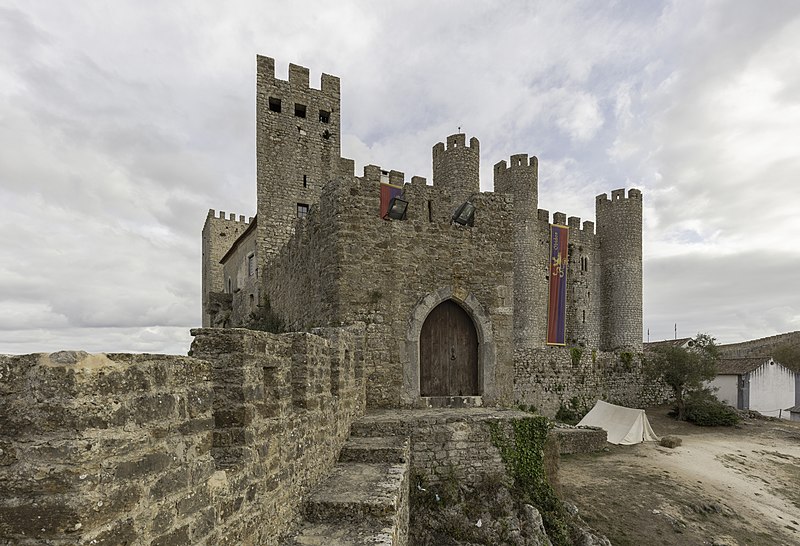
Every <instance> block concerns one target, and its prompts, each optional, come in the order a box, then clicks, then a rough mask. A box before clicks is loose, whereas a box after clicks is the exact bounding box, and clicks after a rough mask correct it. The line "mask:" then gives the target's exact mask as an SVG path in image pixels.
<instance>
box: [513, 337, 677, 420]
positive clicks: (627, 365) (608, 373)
mask: <svg viewBox="0 0 800 546" xmlns="http://www.w3.org/2000/svg"><path fill="white" fill-rule="evenodd" d="M573 356H575V357H577V356H578V355H577V352H576V351H574V350H572V351H571V350H570V349H568V348H565V347H547V348H542V349H533V350H517V351H516V352H515V354H514V372H515V375H514V394H515V402H516V403H517V404H524V405H526V406H533V407H534V408H535V409H536V410H537V411H538V412H540V413H542V414H544V415H547V416H548V417H553V416H555V414H556V412H558V410H559V408H562V407H563V408H564V409H567V410H575V411H579V412H583V413H585V412H586V411H588V410H589V409H591V408H592V407H593V406H594V404H595V402H596V401H597V400H605V401H606V402H609V403H612V404H619V405H623V406H628V407H634V408H645V407H648V406H652V405H657V404H662V403H664V402H666V401H667V400H668V399H669V398H670V394H671V393H670V390H669V388H668V387H666V385H664V384H663V383H661V382H654V381H651V380H649V379H647V378H646V377H645V376H644V375H643V373H642V358H641V355H639V354H634V353H629V352H628V353H607V352H599V351H591V350H586V349H584V350H582V351H581V353H580V359H575V360H573Z"/></svg>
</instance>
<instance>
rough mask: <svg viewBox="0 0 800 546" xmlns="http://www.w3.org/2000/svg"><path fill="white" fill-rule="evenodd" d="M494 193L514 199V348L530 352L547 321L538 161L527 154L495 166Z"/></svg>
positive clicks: (541, 336) (540, 340) (543, 335)
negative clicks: (539, 214)
mask: <svg viewBox="0 0 800 546" xmlns="http://www.w3.org/2000/svg"><path fill="white" fill-rule="evenodd" d="M494 191H495V192H497V193H505V194H508V195H511V196H513V198H514V218H513V222H514V254H515V260H514V344H515V346H516V347H519V348H533V347H537V346H539V345H541V344H542V343H543V342H544V338H545V332H544V328H545V326H546V322H545V321H546V317H545V315H544V313H543V312H542V311H541V310H542V309H545V308H546V302H547V300H546V298H547V280H546V278H545V274H544V273H541V274H540V273H539V272H544V271H546V270H547V264H548V262H547V259H548V257H547V253H546V252H541V251H540V250H541V249H540V246H541V245H540V244H539V241H540V239H541V238H542V237H546V240H547V241H549V240H550V239H549V237H550V236H549V233H547V232H546V230H545V232H544V233H541V225H540V222H538V220H537V207H538V201H539V160H538V159H537V158H536V157H535V156H531V157H530V158H529V157H528V154H516V155H512V156H511V164H510V165H508V164H507V163H506V162H505V160H503V161H500V162H499V163H497V164H495V166H494Z"/></svg>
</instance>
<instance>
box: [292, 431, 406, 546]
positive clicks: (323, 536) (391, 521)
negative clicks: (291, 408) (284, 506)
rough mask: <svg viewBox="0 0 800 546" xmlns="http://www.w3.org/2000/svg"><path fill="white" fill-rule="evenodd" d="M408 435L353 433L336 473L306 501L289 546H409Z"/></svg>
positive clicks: (342, 453) (320, 485) (335, 470)
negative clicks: (357, 436)
mask: <svg viewBox="0 0 800 546" xmlns="http://www.w3.org/2000/svg"><path fill="white" fill-rule="evenodd" d="M409 444H410V442H409V439H408V438H395V437H391V438H385V437H371V438H356V437H351V438H349V439H348V441H347V442H346V444H345V446H344V447H343V449H342V451H341V454H340V457H339V462H338V463H337V464H336V466H334V467H333V470H332V471H331V473H330V475H329V476H328V477H327V478H326V479H325V480H324V481H323V482H321V483H320V484H319V485H318V486H317V487H316V488H315V489H314V491H312V492H311V493H310V494H309V496H308V498H307V499H306V501H305V503H304V509H303V514H304V521H303V522H302V524H301V526H300V528H299V529H298V532H297V534H296V535H295V536H294V538H293V539H292V540H291V541H289V542H287V543H285V544H286V545H287V546H288V545H291V546H323V545H324V546H355V545H374V546H378V545H380V546H405V544H406V543H407V536H408V484H409V457H410V447H409Z"/></svg>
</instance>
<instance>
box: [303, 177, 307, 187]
mask: <svg viewBox="0 0 800 546" xmlns="http://www.w3.org/2000/svg"><path fill="white" fill-rule="evenodd" d="M303 187H304V188H307V187H308V176H307V175H305V174H304V175H303Z"/></svg>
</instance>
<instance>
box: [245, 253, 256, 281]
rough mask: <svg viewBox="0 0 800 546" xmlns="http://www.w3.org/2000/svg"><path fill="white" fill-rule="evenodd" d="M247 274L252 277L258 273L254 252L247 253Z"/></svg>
mask: <svg viewBox="0 0 800 546" xmlns="http://www.w3.org/2000/svg"><path fill="white" fill-rule="evenodd" d="M247 274H248V275H250V276H251V277H252V276H253V275H255V274H256V256H255V254H253V253H252V252H251V253H250V254H248V255H247Z"/></svg>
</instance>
